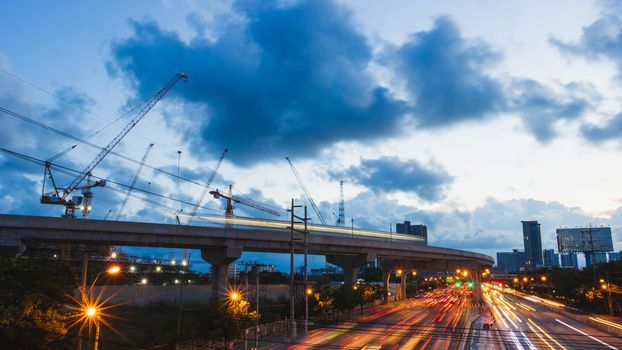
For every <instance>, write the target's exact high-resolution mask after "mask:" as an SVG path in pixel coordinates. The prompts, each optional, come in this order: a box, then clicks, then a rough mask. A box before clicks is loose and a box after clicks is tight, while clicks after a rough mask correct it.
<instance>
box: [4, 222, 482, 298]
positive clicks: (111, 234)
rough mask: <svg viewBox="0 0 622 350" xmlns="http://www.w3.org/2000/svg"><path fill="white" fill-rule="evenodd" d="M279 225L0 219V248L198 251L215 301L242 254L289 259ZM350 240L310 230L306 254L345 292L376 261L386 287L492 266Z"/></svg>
mask: <svg viewBox="0 0 622 350" xmlns="http://www.w3.org/2000/svg"><path fill="white" fill-rule="evenodd" d="M233 223H234V224H235V223H236V222H235V221H234V222H233ZM270 223H272V224H270ZM283 225H287V223H286V222H283V221H269V220H256V221H253V219H245V221H244V225H243V226H238V225H236V226H234V227H232V228H224V227H206V226H183V225H182V226H179V225H170V224H155V223H141V222H123V221H104V220H90V219H89V220H79V219H67V218H58V217H42V216H22V215H6V214H0V246H3V247H13V248H16V249H17V248H18V247H20V246H23V245H24V244H28V242H29V241H30V242H32V241H36V242H49V243H65V244H95V245H97V244H101V245H116V246H141V247H171V248H194V249H200V250H201V256H202V257H203V259H204V260H205V261H207V262H208V263H210V264H211V265H212V267H213V272H214V275H215V276H214V277H215V281H216V283H214V286H215V291H214V292H216V293H218V295H222V294H223V293H225V291H226V287H227V285H226V284H227V274H228V267H229V264H231V263H232V262H234V261H235V260H236V259H238V258H239V257H240V256H241V254H242V252H244V251H247V252H270V253H289V252H290V249H291V248H290V247H291V242H290V233H289V230H287V229H285V228H284V227H286V226H283ZM267 226H268V227H267ZM346 232H348V233H346ZM349 232H350V230H347V229H346V230H344V229H343V228H342V229H341V231H338V230H336V228H334V227H330V226H329V227H322V226H312V231H311V232H310V233H309V234H308V236H307V247H308V252H309V254H315V255H324V256H326V258H327V260H328V262H330V263H332V264H335V265H337V266H339V267H341V268H342V269H343V271H344V282H345V283H346V284H352V283H355V282H356V277H357V273H358V270H359V268H361V267H363V266H365V265H367V264H368V263H370V262H372V261H374V260H375V259H380V260H381V264H382V265H381V266H382V270H383V274H384V276H385V278H384V281H385V284H387V283H388V278H389V276H390V273H391V271H394V270H397V269H402V270H404V271H407V270H411V269H413V270H414V269H416V270H417V271H452V270H454V269H456V268H466V269H470V270H471V271H474V272H479V271H482V269H483V268H484V267H489V266H491V265H492V264H493V259H492V257H490V256H487V255H483V254H478V253H473V252H468V251H463V250H457V249H450V248H439V247H430V246H425V245H421V244H420V243H419V242H417V241H413V240H412V239H411V237H412V236H410V237H409V236H406V235H395V234H392V235H391V236H388V235H389V234H388V233H381V232H378V231H368V230H352V231H351V234H350V233H349ZM374 232H375V233H374ZM382 234H384V235H385V236H387V237H386V238H385V237H383V236H382ZM294 249H295V251H296V253H299V254H300V253H302V252H303V251H304V243H303V234H301V233H295V239H294ZM474 279H475V278H474ZM477 280H479V278H477ZM214 295H217V294H214Z"/></svg>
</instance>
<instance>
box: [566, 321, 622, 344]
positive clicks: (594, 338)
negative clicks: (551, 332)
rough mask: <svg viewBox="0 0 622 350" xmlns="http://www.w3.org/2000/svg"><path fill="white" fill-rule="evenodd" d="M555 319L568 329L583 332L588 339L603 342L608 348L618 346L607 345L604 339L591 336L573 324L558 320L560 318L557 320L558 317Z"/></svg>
mask: <svg viewBox="0 0 622 350" xmlns="http://www.w3.org/2000/svg"><path fill="white" fill-rule="evenodd" d="M555 321H557V322H559V323H561V324H563V325H564V326H566V327H568V328H570V329H573V330H575V331H577V332H579V333H581V334H583V335H584V336H586V337H589V338H590V339H592V340H595V341H597V342H599V343H601V344H603V345H604V346H606V347H608V348H609V349H614V350H617V349H618V348H616V347H614V346H611V345H609V344H607V343H605V342H604V341H602V340H600V339H598V338H596V337H593V336H591V335H589V334H587V333H585V332H584V331H582V330H580V329H577V328H574V327H573V326H571V325H569V324H567V323H565V322H563V321H560V320H558V319H555Z"/></svg>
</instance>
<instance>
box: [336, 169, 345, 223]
mask: <svg viewBox="0 0 622 350" xmlns="http://www.w3.org/2000/svg"><path fill="white" fill-rule="evenodd" d="M345 223H346V210H345V204H344V202H343V180H341V181H339V216H338V217H337V226H344V225H345Z"/></svg>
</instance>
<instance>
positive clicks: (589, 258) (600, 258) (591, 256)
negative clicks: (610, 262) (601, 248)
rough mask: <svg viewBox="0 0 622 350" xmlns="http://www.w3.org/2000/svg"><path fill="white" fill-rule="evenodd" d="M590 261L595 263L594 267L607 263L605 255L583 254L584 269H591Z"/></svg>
mask: <svg viewBox="0 0 622 350" xmlns="http://www.w3.org/2000/svg"><path fill="white" fill-rule="evenodd" d="M592 261H595V262H596V265H598V264H602V263H606V262H607V253H605V252H596V253H589V254H585V267H592Z"/></svg>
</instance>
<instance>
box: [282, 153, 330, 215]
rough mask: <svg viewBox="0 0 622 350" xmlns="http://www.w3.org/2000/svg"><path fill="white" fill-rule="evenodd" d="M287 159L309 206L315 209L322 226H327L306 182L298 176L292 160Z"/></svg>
mask: <svg viewBox="0 0 622 350" xmlns="http://www.w3.org/2000/svg"><path fill="white" fill-rule="evenodd" d="M285 159H287V162H288V163H289V166H290V168H292V172H293V173H294V176H296V180H298V183H299V184H300V187H302V191H303V192H304V193H305V197H307V201H308V202H309V204H311V208H313V211H314V212H315V215H316V216H317V217H318V219H320V222H321V223H322V225H326V221H324V218H323V217H322V214H320V210H319V209H318V207H317V205H315V201H314V200H313V198H312V197H311V194H310V193H309V190H307V187H306V186H305V184H304V182H302V178H301V177H300V174H298V171H297V170H296V167H295V166H294V163H293V162H292V160H291V159H289V157H285Z"/></svg>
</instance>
